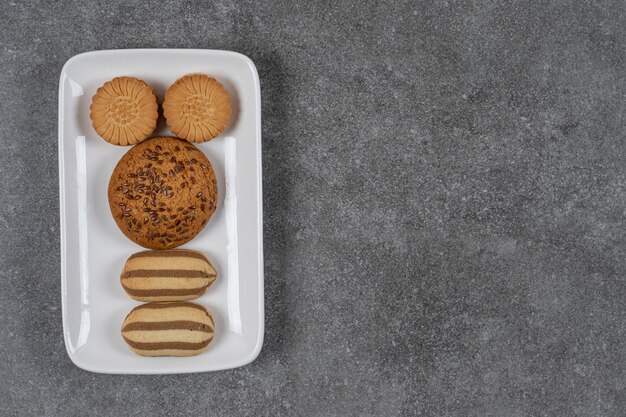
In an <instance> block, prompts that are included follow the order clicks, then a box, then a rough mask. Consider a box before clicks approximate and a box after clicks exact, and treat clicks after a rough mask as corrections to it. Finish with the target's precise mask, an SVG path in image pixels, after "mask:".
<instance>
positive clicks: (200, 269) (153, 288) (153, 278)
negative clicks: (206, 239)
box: [120, 249, 217, 301]
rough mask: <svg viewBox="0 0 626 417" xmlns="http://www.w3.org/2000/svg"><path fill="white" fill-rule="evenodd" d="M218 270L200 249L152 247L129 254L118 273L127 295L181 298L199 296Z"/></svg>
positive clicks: (136, 297) (149, 299) (136, 298)
mask: <svg viewBox="0 0 626 417" xmlns="http://www.w3.org/2000/svg"><path fill="white" fill-rule="evenodd" d="M216 277H217V272H215V269H214V268H213V266H212V265H211V263H210V262H209V260H208V259H207V258H206V257H205V256H204V255H203V254H201V253H200V252H196V251H192V250H182V249H181V250H154V251H144V252H139V253H136V254H134V255H132V256H131V257H130V258H128V260H127V261H126V264H125V265H124V269H123V270H122V275H121V277H120V279H121V282H122V287H124V290H125V291H126V293H128V295H130V296H131V297H132V298H134V299H135V300H138V301H181V300H193V299H194V298H198V297H200V296H201V295H202V294H204V293H205V292H206V290H207V288H209V286H210V285H211V284H212V283H213V281H215V278H216Z"/></svg>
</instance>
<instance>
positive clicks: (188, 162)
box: [108, 137, 218, 249]
mask: <svg viewBox="0 0 626 417" xmlns="http://www.w3.org/2000/svg"><path fill="white" fill-rule="evenodd" d="M217 196H218V194H217V181H216V178H215V172H214V171H213V167H212V166H211V162H209V160H208V159H207V157H206V156H205V155H204V154H203V153H202V151H200V150H199V149H198V148H196V147H195V146H193V145H192V144H191V143H189V142H186V141H184V140H181V139H178V138H171V137H155V138H151V139H148V140H146V141H143V142H141V143H139V144H138V145H135V146H134V147H132V148H131V149H130V150H129V151H128V152H126V154H124V156H123V157H122V158H121V159H120V161H119V162H118V164H117V166H116V167H115V169H114V170H113V174H112V175H111V179H110V181H109V191H108V197H109V207H110V209H111V214H112V215H113V219H114V220H115V222H116V223H117V225H118V227H119V228H120V230H121V231H122V233H124V235H126V237H128V238H129V239H130V240H132V241H133V242H135V243H137V244H138V245H141V246H143V247H145V248H149V249H172V248H175V247H177V246H180V245H182V244H184V243H186V242H188V241H190V240H191V239H193V238H194V237H195V236H196V235H197V234H198V233H200V231H201V230H202V229H203V228H204V226H206V224H207V222H208V221H209V219H210V218H211V216H212V215H213V212H214V211H215V208H216V206H217Z"/></svg>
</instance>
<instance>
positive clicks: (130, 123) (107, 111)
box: [89, 77, 159, 146]
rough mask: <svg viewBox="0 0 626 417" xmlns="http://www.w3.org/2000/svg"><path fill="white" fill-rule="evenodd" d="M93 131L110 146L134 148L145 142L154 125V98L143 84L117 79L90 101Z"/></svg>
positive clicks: (143, 82) (109, 82) (122, 78)
mask: <svg viewBox="0 0 626 417" xmlns="http://www.w3.org/2000/svg"><path fill="white" fill-rule="evenodd" d="M89 109H90V110H91V112H90V113H89V117H90V118H91V123H92V125H93V128H94V129H95V130H96V132H97V133H98V135H100V136H101V137H102V138H103V139H104V140H106V141H107V142H109V143H112V144H113V145H121V146H126V145H134V144H136V143H139V142H141V141H142V140H144V139H146V138H147V137H148V136H150V135H151V134H152V132H154V129H156V125H157V119H158V117H159V114H158V104H157V97H156V94H155V93H154V90H152V87H150V86H149V85H148V84H146V82H145V81H142V80H139V79H137V78H133V77H117V78H113V79H112V80H111V81H107V82H106V83H104V85H103V86H102V87H100V88H98V91H97V92H96V95H94V96H93V98H92V100H91V106H90V107H89Z"/></svg>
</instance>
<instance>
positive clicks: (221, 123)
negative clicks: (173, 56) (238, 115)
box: [163, 74, 231, 142]
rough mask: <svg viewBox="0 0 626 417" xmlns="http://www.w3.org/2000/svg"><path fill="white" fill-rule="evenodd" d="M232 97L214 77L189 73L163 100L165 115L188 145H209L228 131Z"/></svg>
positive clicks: (173, 128)
mask: <svg viewBox="0 0 626 417" xmlns="http://www.w3.org/2000/svg"><path fill="white" fill-rule="evenodd" d="M230 114H231V104H230V97H229V96H228V93H227V92H226V90H225V89H224V86H223V85H222V84H220V82H219V81H217V80H216V79H215V78H211V77H209V76H208V75H205V74H189V75H185V76H184V77H181V78H179V79H178V80H176V82H174V84H172V85H171V86H170V88H169V89H168V90H167V92H166V93H165V99H164V100H163V115H164V116H165V121H166V123H167V125H168V126H169V127H170V129H172V132H174V134H175V135H177V136H179V137H181V138H183V139H186V140H188V141H189V142H206V141H209V140H211V139H213V138H214V137H216V136H218V135H219V134H220V133H222V132H223V131H224V129H226V125H227V124H228V121H229V120H230Z"/></svg>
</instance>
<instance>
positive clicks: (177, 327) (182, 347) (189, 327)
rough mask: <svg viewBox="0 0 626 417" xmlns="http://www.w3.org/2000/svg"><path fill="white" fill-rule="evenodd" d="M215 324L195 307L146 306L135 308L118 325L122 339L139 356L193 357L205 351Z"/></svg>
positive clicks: (172, 305)
mask: <svg viewBox="0 0 626 417" xmlns="http://www.w3.org/2000/svg"><path fill="white" fill-rule="evenodd" d="M214 330H215V324H214V323H213V318H212V317H211V314H210V313H209V311H208V310H207V309H206V308H204V307H203V306H201V305H199V304H195V303H187V302H172V303H148V304H143V305H140V306H139V307H135V308H134V309H133V310H132V311H131V312H130V313H129V314H128V315H127V316H126V319H125V320H124V323H123V324H122V337H123V338H124V341H125V342H126V344H127V345H128V346H129V347H130V349H131V350H132V351H133V352H135V353H137V354H139V355H142V356H194V355H197V354H198V353H200V352H202V351H203V350H205V349H206V348H207V346H208V345H209V343H211V340H213V333H214Z"/></svg>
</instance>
